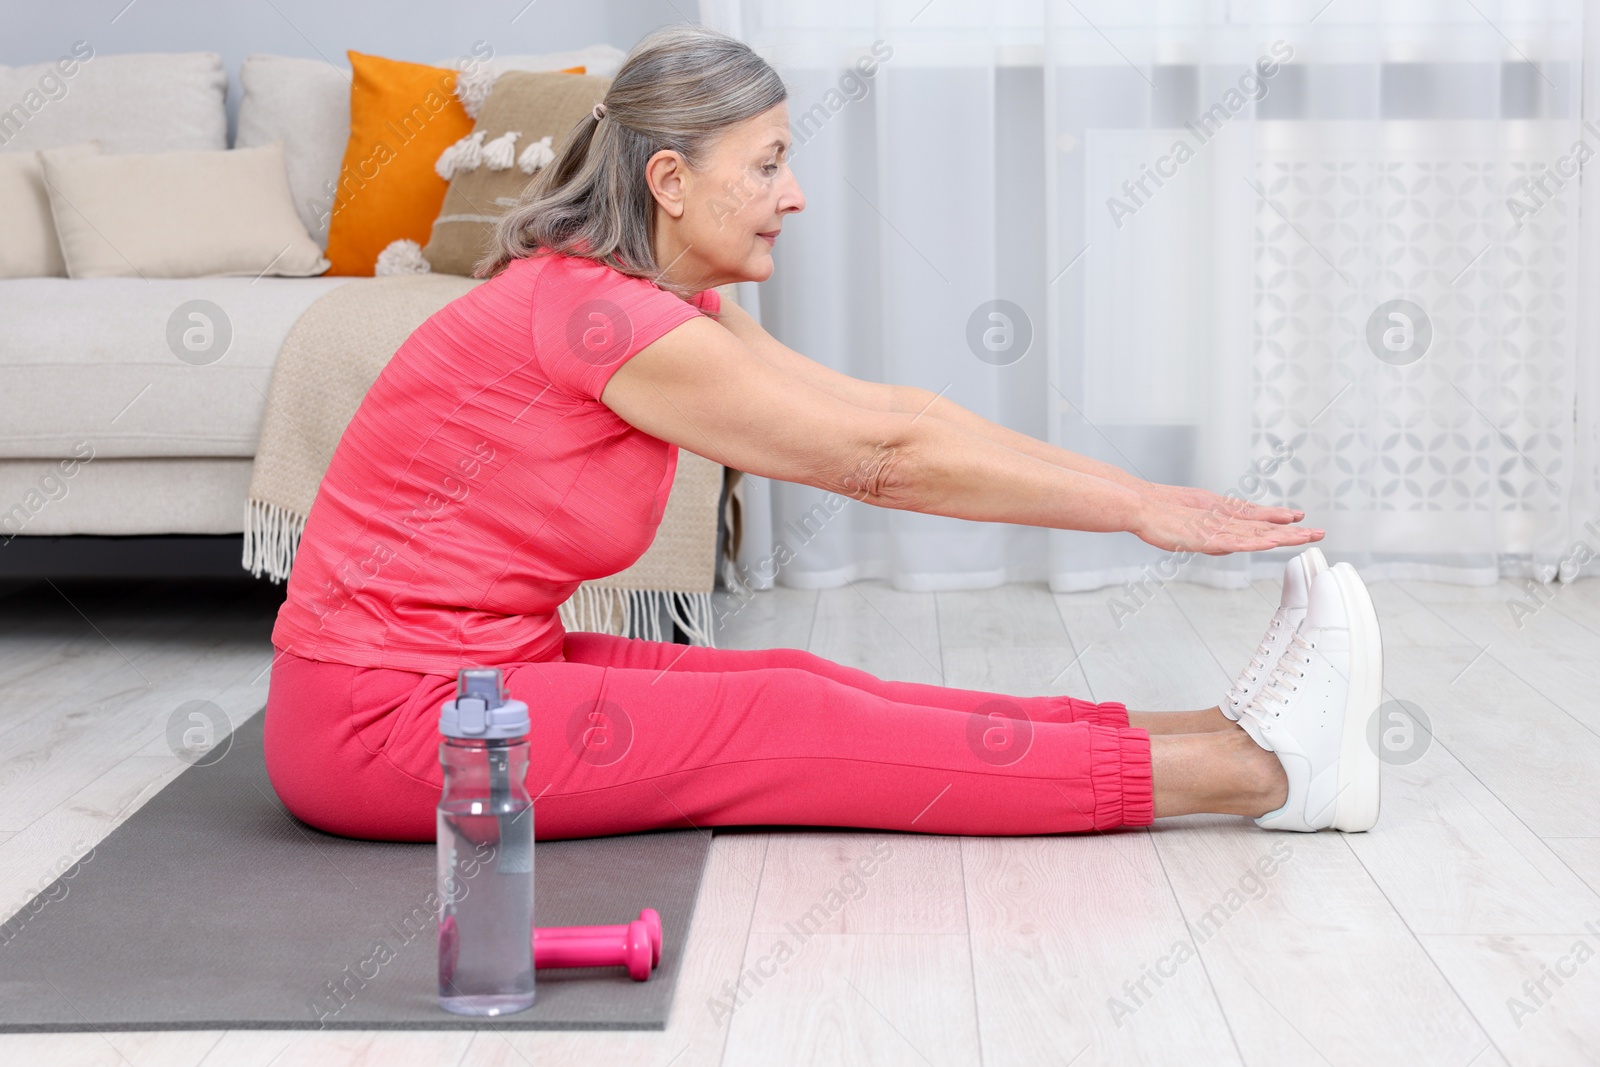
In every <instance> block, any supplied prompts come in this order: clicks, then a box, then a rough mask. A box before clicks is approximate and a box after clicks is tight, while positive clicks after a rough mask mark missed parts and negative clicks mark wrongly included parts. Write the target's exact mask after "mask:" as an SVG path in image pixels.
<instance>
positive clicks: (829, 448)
mask: <svg viewBox="0 0 1600 1067" xmlns="http://www.w3.org/2000/svg"><path fill="white" fill-rule="evenodd" d="M785 95H786V93H785V89H784V86H783V82H782V81H781V80H780V79H779V77H778V76H777V74H776V73H775V72H774V71H773V70H772V68H771V67H770V66H768V65H767V64H766V63H765V62H764V61H763V60H762V59H761V58H760V57H759V56H757V55H756V54H755V53H754V52H752V51H751V50H750V49H749V48H748V47H746V46H745V45H743V44H741V43H740V42H738V41H736V40H733V39H731V38H729V37H726V36H723V35H720V34H716V33H713V32H710V31H707V30H704V29H699V28H694V27H677V28H673V29H669V30H664V31H661V32H658V33H656V34H653V35H652V36H650V37H649V38H647V39H646V40H645V41H643V42H642V43H641V44H640V45H639V46H638V47H637V48H635V49H634V51H633V53H632V54H631V55H630V56H629V57H628V60H627V62H626V63H625V64H624V65H623V66H622V68H621V70H620V71H619V72H618V74H617V76H616V79H615V80H614V82H613V83H612V85H611V88H610V90H609V91H608V92H607V94H606V98H605V100H604V101H603V102H601V103H599V104H597V105H596V106H595V108H594V111H593V113H592V114H591V115H589V116H588V117H586V118H585V119H584V120H583V121H582V122H581V123H580V124H579V125H578V127H577V128H576V129H575V130H574V131H573V133H572V135H571V136H570V137H569V138H568V140H567V143H566V145H565V147H564V150H563V151H562V153H561V154H560V155H559V156H558V158H557V159H556V160H555V162H554V163H552V164H551V165H549V166H547V167H546V168H545V169H544V170H543V171H542V172H541V173H540V175H539V176H538V177H537V178H536V179H535V180H534V181H533V183H532V184H531V185H530V187H529V188H528V190H527V192H526V193H525V194H524V197H523V199H522V201H521V202H520V203H519V204H518V205H517V206H516V207H515V208H513V209H512V210H511V211H509V212H508V213H507V214H506V215H505V216H504V217H503V218H502V220H501V221H500V224H499V226H498V230H497V233H496V249H495V251H493V252H492V253H491V254H490V255H489V256H488V257H487V258H486V259H485V261H484V263H483V264H482V266H481V267H480V269H479V274H481V275H485V276H488V279H489V280H488V281H486V282H485V283H484V284H482V285H480V286H478V287H477V288H476V289H474V290H473V291H472V292H471V293H469V294H467V295H466V296H463V297H461V298H460V299H458V300H456V301H454V302H453V303H451V304H449V305H448V306H446V307H445V308H444V309H442V310H441V311H440V312H439V313H438V314H436V315H434V316H433V317H432V318H430V319H429V320H428V321H427V322H425V323H424V324H423V325H422V326H421V327H420V328H419V329H417V331H416V332H415V333H413V334H412V335H411V337H410V338H409V339H408V340H407V341H406V342H405V344H404V345H403V346H402V347H401V348H400V350H399V351H398V352H396V353H395V355H394V358H393V360H392V361H391V362H390V363H389V364H388V366H387V367H386V368H385V370H384V371H383V373H382V374H381V375H380V376H379V378H378V380H377V382H376V383H375V384H374V385H373V387H372V389H371V391H370V392H369V393H368V394H367V396H366V398H365V400H364V402H363V403H362V405H361V408H360V410H359V411H358V412H357V413H356V415H355V417H354V419H353V420H352V421H351V423H350V425H349V427H348V429H347V430H346V431H345V434H344V437H343V439H342V440H341V442H340V444H339V447H338V450H337V452H336V453H335V455H334V457H333V460H332V463H331V464H330V466H329V468H328V472H327V476H326V478H325V479H324V480H323V483H322V488H321V491H320V492H319V493H318V496H317V499H316V503H315V506H314V507H313V508H312V510H311V514H310V517H309V520H308V522H307V524H306V528H305V533H304V536H303V538H302V540H301V542H300V548H299V556H298V560H297V562H296V565H295V569H294V573H293V576H292V578H291V579H290V581H289V586H288V597H287V601H286V602H285V604H284V605H283V608H282V610H281V611H280V613H279V615H278V621H277V626H276V629H275V630H274V632H273V643H274V645H275V646H276V647H277V649H278V650H279V653H280V655H279V656H278V659H277V662H276V666H275V667H274V668H273V673H272V688H271V695H270V698H269V700H268V704H267V711H266V756H267V767H268V771H269V773H270V775H271V779H272V782H273V784H274V786H275V787H276V789H277V791H278V793H279V795H280V797H281V798H282V799H283V801H284V803H285V804H286V805H287V806H288V807H289V809H290V810H291V811H292V812H294V813H295V814H296V815H297V816H299V817H300V818H301V819H303V820H305V821H306V822H308V823H310V824H312V825H313V826H317V827H320V828H322V829H324V830H327V831H329V832H332V833H338V834H345V835H349V836H354V837H367V838H379V839H391V840H431V839H432V837H433V834H434V807H435V805H436V803H437V801H438V798H439V793H440V788H441V777H440V767H439V762H438V757H437V744H438V733H437V726H438V712H439V706H440V704H441V703H442V702H444V701H445V700H447V699H449V698H450V697H451V696H453V693H454V686H455V676H456V672H457V670H458V669H459V668H460V667H462V666H467V665H488V666H498V667H500V668H501V669H502V670H503V672H504V675H505V680H506V687H507V689H508V690H509V691H510V693H511V695H512V696H514V697H516V698H517V699H520V700H523V701H526V702H527V704H528V706H529V707H530V708H531V709H532V712H533V728H532V734H531V737H530V742H531V745H530V749H531V758H530V767H529V771H528V779H527V785H528V790H529V793H530V794H531V795H533V796H535V797H536V798H537V812H538V819H537V829H538V833H539V836H540V837H541V838H561V837H578V836H592V835H601V834H617V833H626V832H630V831H639V830H648V829H656V828H663V827H684V826H697V827H706V826H721V825H734V824H791V825H794V824H804V825H824V826H851V827H873V828H882V829H892V830H912V831H926V832H931V833H943V834H1040V833H1055V832H1063V831H1084V830H1106V829H1110V828H1112V827H1116V826H1139V825H1143V824H1146V823H1148V822H1150V821H1151V819H1152V818H1159V817H1161V816H1168V815H1183V814H1187V813H1192V812H1219V813H1231V814H1237V815H1244V816H1255V817H1257V821H1258V822H1259V823H1261V824H1262V825H1263V826H1266V827H1272V828H1282V829H1291V830H1302V831H1305V830H1318V829H1326V828H1334V829H1341V830H1365V829H1368V828H1369V827H1371V826H1372V824H1373V822H1374V821H1375V820H1376V818H1377V811H1378V774H1377V770H1378V764H1377V756H1376V754H1375V752H1374V751H1373V750H1371V749H1370V748H1369V746H1368V745H1367V743H1366V726H1367V723H1368V720H1369V719H1370V717H1371V716H1372V714H1373V713H1374V712H1375V711H1376V709H1377V706H1378V700H1379V694H1380V692H1381V672H1382V662H1381V648H1380V645H1379V638H1378V627H1377V619H1376V617H1375V615H1374V614H1373V611H1372V606H1371V602H1370V600H1369V599H1368V597H1367V595H1366V592H1365V590H1364V588H1363V587H1362V585H1361V582H1360V580H1359V579H1358V578H1357V577H1356V575H1355V572H1354V571H1353V570H1351V569H1350V568H1349V566H1348V565H1347V564H1339V565H1338V566H1336V567H1333V568H1329V567H1327V565H1326V564H1325V563H1324V562H1323V560H1322V555H1321V553H1320V552H1319V551H1318V550H1316V549H1315V548H1312V549H1308V550H1307V551H1305V552H1303V553H1302V554H1300V555H1299V556H1297V557H1296V558H1295V559H1293V560H1292V561H1291V562H1290V563H1289V565H1288V568H1287V570H1286V575H1285V581H1284V590H1283V599H1282V604H1281V606H1280V607H1279V609H1278V611H1277V613H1276V614H1275V615H1274V616H1273V619H1272V620H1271V622H1270V624H1269V626H1268V628H1267V631H1266V635H1265V636H1264V637H1263V639H1262V643H1261V647H1260V648H1259V649H1258V650H1257V653H1256V655H1255V656H1254V657H1253V658H1252V660H1251V662H1250V664H1249V665H1248V666H1246V667H1245V668H1244V669H1243V671H1241V673H1240V676H1239V681H1238V683H1237V684H1236V685H1235V687H1234V688H1233V690H1231V691H1230V692H1229V693H1228V694H1227V696H1226V697H1225V698H1224V699H1223V700H1222V701H1221V702H1220V703H1219V704H1218V705H1216V706H1209V707H1205V708H1204V709H1203V710H1197V711H1182V712H1155V713H1152V712H1138V711H1135V712H1129V711H1128V710H1127V709H1126V708H1125V707H1124V705H1122V704H1120V703H1115V702H1110V703H1098V704H1096V703H1089V702H1087V701H1083V700H1077V699H1074V698H1072V697H1006V696H1001V695H998V694H994V693H985V692H974V691H970V690H962V689H950V688H944V687H939V686H928V685H913V684H909V683H904V682H887V681H882V680H880V679H878V678H875V677H872V676H871V675H868V674H865V673H863V672H861V671H857V670H853V669H850V668H847V667H843V666H840V665H837V664H834V663H831V662H828V661H826V660H823V659H820V658H818V657H816V656H812V655H810V654H808V653H805V652H800V651H794V650H787V649H780V650H772V651H727V650H719V649H711V648H685V647H684V646H679V645H671V644H663V643H657V642H650V641H640V640H630V639H626V638H621V637H612V636H607V635H602V634H593V633H567V632H565V631H564V630H563V628H562V625H561V621H560V618H559V616H558V614H557V609H558V608H559V607H560V605H561V603H562V602H563V601H565V600H566V599H567V598H568V597H569V596H571V595H572V593H573V591H574V590H575V589H576V588H577V587H578V585H579V583H580V582H583V581H585V580H588V579H594V578H599V577H602V576H605V575H609V574H614V573H616V572H618V571H620V570H622V569H624V568H626V567H627V566H629V565H630V564H631V563H632V562H633V561H634V560H636V559H637V558H638V557H639V556H640V555H641V554H642V553H643V552H644V551H645V549H646V548H647V547H648V546H649V545H650V542H651V539H652V537H653V536H654V533H655V529H656V526H657V524H658V523H659V522H660V519H661V514H662V509H663V507H664V505H665V502H666V499H667V494H668V491H669V490H670V488H671V485H672V479H673V472H674V469H675V467H676V462H677V456H678V449H679V448H680V447H681V448H687V449H690V450H692V451H694V452H696V453H699V454H700V455H702V456H705V457H707V458H709V459H712V460H715V461H716V462H718V463H722V464H726V465H728V466H730V467H734V468H737V469H739V470H743V471H749V472H752V473H754V474H759V475H762V476H765V477H768V478H779V479H785V480H788V481H793V482H800V483H803V484H805V485H810V486H815V487H817V488H820V489H825V490H830V491H833V492H837V493H841V494H847V495H849V496H851V497H853V498H855V499H857V500H860V501H863V502H865V503H868V504H872V505H875V506H878V507H886V508H902V509H906V510H910V511H919V512H925V513H928V514H933V515H946V516H955V517H958V518H963V519H971V520H974V521H979V522H1005V523H1022V524H1027V525H1033V526H1046V527H1052V528H1056V529H1063V530H1094V531H1117V530H1125V531H1129V532H1131V533H1133V534H1135V535H1137V536H1138V537H1140V538H1141V539H1143V540H1144V541H1146V542H1148V543H1150V544H1152V545H1155V546H1157V547H1159V548H1162V549H1167V550H1184V551H1198V552H1206V553H1213V554H1216V553H1226V552H1240V551H1246V552H1248V551H1259V550H1264V549H1270V548H1277V547H1282V546H1294V545H1304V544H1307V543H1308V542H1312V541H1316V540H1319V539H1320V538H1321V536H1322V532H1321V531H1320V530H1315V529H1307V528H1305V527H1302V526H1297V525H1295V524H1296V523H1298V522H1300V521H1301V519H1302V518H1303V514H1302V513H1301V512H1298V511H1291V510H1289V509H1286V508H1275V507H1257V506H1254V505H1250V504H1246V503H1243V502H1240V501H1231V500H1224V499H1222V498H1219V497H1217V496H1215V495H1214V494H1211V493H1209V492H1206V491H1203V490H1198V489H1188V488H1180V487H1176V486H1166V485H1156V484H1151V483H1149V482H1145V481H1143V480H1141V479H1138V478H1135V477H1132V476H1130V475H1128V474H1126V473H1124V472H1123V471H1121V470H1118V469H1117V468H1115V467H1111V466H1108V465H1107V464H1104V463H1100V462H1097V461H1095V460H1092V459H1088V458H1086V457H1084V456H1080V455H1076V454H1074V453H1071V452H1067V451H1063V450H1061V449H1058V448H1054V447H1052V446H1050V445H1047V444H1044V443H1041V442H1039V441H1036V440H1034V439H1033V438H1030V437H1027V436H1024V435H1022V434H1018V433H1014V432H1012V431H1010V430H1007V429H1004V428H1002V427H999V426H996V425H994V424H992V423H989V422H987V421H985V420H984V419H982V418H980V417H978V416H977V415H974V414H972V413H971V412H968V411H966V410H963V409H962V408H960V407H958V406H957V405H956V404H954V403H952V402H951V401H949V400H948V399H945V398H943V397H939V396H934V395H933V394H931V393H927V392H925V391H923V390H920V389H914V388H908V387H904V386H890V385H879V384H875V383H872V382H864V381H858V380H856V379H853V378H849V377H846V376H845V375H842V374H839V373H836V372H835V371H832V370H830V369H828V368H827V367H824V366H822V365H821V364H818V363H815V362H812V361H811V360H809V359H807V358H805V357H804V356H802V355H800V354H799V353H797V352H794V351H792V350H790V349H788V348H786V347H784V346H783V345H782V344H781V343H779V342H778V341H777V340H775V339H774V338H773V337H771V336H770V335H769V334H767V333H766V331H764V330H763V329H762V328H761V327H760V325H758V324H757V323H756V322H755V321H754V320H753V319H751V318H750V316H749V315H747V314H746V313H745V312H744V311H742V310H740V309H739V308H737V307H732V306H728V307H724V306H721V305H720V303H719V301H718V298H717V294H716V293H715V292H714V291H713V287H715V286H718V285H722V284H725V283H728V282H736V281H761V280H763V279H765V278H767V277H768V276H770V275H771V273H772V270H773V263H772V248H773V244H774V243H775V242H776V241H777V240H778V238H779V232H780V230H781V229H782V228H783V225H784V222H785V220H786V219H787V218H788V217H789V216H791V215H793V214H795V213H797V212H799V211H800V210H801V209H802V208H803V207H804V206H805V199H804V196H803V195H802V193H801V191H800V188H799V185H798V184H797V183H796V181H795V178H794V175H793V174H792V173H791V172H790V170H789V167H788V163H787V157H788V151H789V144H790V135H789V123H788V108H787V105H786V104H785ZM353 575H354V576H359V577H358V578H357V579H354V580H353V579H352V576H353Z"/></svg>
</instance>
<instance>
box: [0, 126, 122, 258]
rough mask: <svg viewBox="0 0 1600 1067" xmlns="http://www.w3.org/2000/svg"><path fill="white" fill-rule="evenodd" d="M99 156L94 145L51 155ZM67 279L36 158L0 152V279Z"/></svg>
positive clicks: (86, 142)
mask: <svg viewBox="0 0 1600 1067" xmlns="http://www.w3.org/2000/svg"><path fill="white" fill-rule="evenodd" d="M99 150H100V148H99V145H97V144H96V143H95V142H94V141H85V142H84V143H83V144H80V145H72V146H70V147H67V148H56V149H52V151H55V152H66V153H73V152H89V153H93V152H98V151H99ZM66 274H67V265H66V263H65V262H64V261H63V260H62V258H61V242H60V240H58V239H57V238H56V224H55V221H54V220H53V219H52V218H51V217H50V194H49V193H48V192H47V191H46V190H45V187H44V170H43V168H42V167H41V165H40V163H39V153H37V152H0V278H64V277H66Z"/></svg>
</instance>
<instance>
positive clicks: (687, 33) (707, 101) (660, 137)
mask: <svg viewBox="0 0 1600 1067" xmlns="http://www.w3.org/2000/svg"><path fill="white" fill-rule="evenodd" d="M787 97H788V90H787V89H785V88H784V84H783V79H782V78H780V77H778V74H777V72H776V71H774V70H773V69H772V67H771V66H769V65H768V64H767V62H766V60H764V59H762V58H761V57H760V56H758V55H756V53H755V52H754V51H753V50H752V49H751V48H750V46H749V45H747V44H745V43H744V42H742V41H740V40H737V39H736V38H733V37H730V36H728V35H727V34H724V33H718V32H717V31H715V30H710V29H706V28H705V27H702V26H691V25H679V26H669V27H665V28H663V29H659V30H656V31H655V32H654V33H652V34H650V35H649V36H648V37H646V38H645V39H644V40H642V41H640V42H639V43H638V44H637V45H636V46H634V49H633V51H632V52H630V53H629V54H628V58H627V60H626V61H624V62H623V64H622V68H621V69H620V70H618V71H617V76H616V78H615V79H614V80H613V81H612V82H611V88H610V89H609V90H608V91H607V92H606V97H605V100H604V101H603V104H604V106H603V107H601V108H597V109H596V110H597V111H599V112H603V114H604V117H603V118H596V117H595V114H594V113H591V114H588V115H585V116H584V117H583V118H582V119H580V120H579V122H578V125H577V126H575V127H573V130H572V133H571V134H570V135H569V136H568V138H567V140H566V142H565V144H564V145H563V146H562V148H561V150H560V153H559V154H558V155H557V156H556V158H555V161H554V162H552V163H550V164H547V165H546V166H545V167H544V168H543V169H542V170H541V171H540V172H539V174H538V175H537V176H536V177H535V178H534V179H533V181H531V182H529V183H528V186H527V188H526V189H525V190H524V191H523V193H522V196H521V197H520V198H519V200H518V202H517V204H516V205H515V206H514V207H512V208H511V209H510V210H509V211H507V212H506V213H505V214H504V215H502V216H501V217H500V218H499V219H498V220H497V221H496V223H495V227H494V238H493V242H492V248H491V250H490V252H489V253H488V254H487V255H485V256H484V257H483V259H481V260H480V261H479V262H478V265H477V267H476V269H475V270H474V271H473V274H474V275H476V276H477V277H480V278H484V277H488V276H490V275H492V274H496V273H498V272H499V271H500V270H502V269H503V268H504V267H505V266H506V265H507V264H508V263H510V262H511V261H512V260H513V259H520V258H522V257H525V256H531V255H533V254H534V253H535V252H536V251H538V250H540V249H546V250H549V251H552V252H564V253H567V254H569V255H576V256H584V257H586V258H588V259H593V260H595V261H597V262H600V263H605V264H607V265H608V266H611V267H614V268H615V269H616V270H618V271H620V272H622V273H623V274H627V275H630V276H632V277H635V278H648V279H649V280H650V281H651V282H653V283H655V284H656V285H657V286H659V287H660V288H662V289H665V290H668V291H669V292H672V293H675V294H677V295H678V296H680V297H684V298H686V299H687V298H688V297H690V296H692V295H693V290H691V289H688V288H686V287H684V286H682V285H677V284H673V283H671V282H664V281H662V280H661V277H660V275H661V274H662V272H663V270H664V268H663V267H662V266H661V265H660V264H658V263H657V262H656V254H655V240H654V238H655V218H656V215H655V208H656V201H655V197H653V196H652V195H651V194H650V189H649V186H648V185H647V184H646V182H645V180H644V168H645V164H646V163H648V162H649V160H650V157H651V156H653V155H655V154H656V153H657V152H660V151H662V150H663V149H670V150H672V151H675V152H678V153H679V154H680V155H682V156H683V158H684V161H685V162H686V163H687V164H688V165H689V167H690V168H691V169H698V168H699V167H700V166H701V165H702V163H703V162H704V159H705V156H706V153H707V152H708V150H709V149H710V147H711V145H712V144H713V142H714V141H715V140H716V139H717V137H718V135H719V134H721V133H722V131H723V130H725V129H726V128H727V127H729V126H732V125H734V124H735V123H738V122H743V121H744V120H745V119H748V118H753V117H754V116H756V115H759V114H761V113H762V112H764V111H767V110H769V109H770V108H772V107H775V106H776V105H778V104H779V103H781V102H783V100H785V99H786V98H787Z"/></svg>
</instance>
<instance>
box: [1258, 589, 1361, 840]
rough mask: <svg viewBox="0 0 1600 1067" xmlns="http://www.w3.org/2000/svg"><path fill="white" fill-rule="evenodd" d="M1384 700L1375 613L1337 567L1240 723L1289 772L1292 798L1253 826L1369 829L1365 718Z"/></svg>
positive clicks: (1313, 593)
mask: <svg viewBox="0 0 1600 1067" xmlns="http://www.w3.org/2000/svg"><path fill="white" fill-rule="evenodd" d="M1382 698H1383V641H1382V638H1381V637H1380V635H1379V633H1378V616H1377V613H1376V612H1375V611H1373V609H1372V598H1371V597H1369V596H1368V595H1367V588H1366V586H1364V585H1362V584H1361V578H1360V576H1358V575H1357V574H1356V571H1355V568H1354V567H1352V566H1350V564H1348V563H1339V564H1336V565H1334V566H1333V567H1332V568H1331V569H1329V570H1327V571H1324V572H1323V573H1322V574H1320V575H1318V576H1317V578H1316V579H1315V580H1314V581H1313V582H1312V583H1311V599H1310V604H1309V607H1308V609H1307V611H1306V617H1305V621H1304V622H1303V623H1302V624H1301V626H1300V629H1299V631H1298V632H1297V633H1295V634H1294V636H1292V637H1291V638H1290V639H1289V647H1288V648H1287V649H1285V650H1284V653H1283V656H1282V657H1281V658H1280V659H1279V660H1278V665H1277V667H1276V668H1274V670H1273V672H1272V677H1271V678H1269V679H1268V681H1267V684H1266V685H1265V686H1263V687H1262V689H1261V692H1260V693H1258V694H1257V696H1256V699H1255V700H1254V701H1253V702H1252V703H1251V704H1250V705H1249V706H1248V707H1246V708H1245V711H1244V715H1243V716H1242V717H1241V718H1240V720H1239V725H1240V726H1242V727H1244V729H1245V731H1246V732H1247V733H1249V734H1250V736H1251V737H1253V738H1255V740H1256V743H1257V744H1259V745H1260V746H1261V747H1262V748H1264V749H1266V750H1267V751H1268V752H1271V753H1274V754H1275V755H1276V756H1277V757H1278V762H1280V763H1282V764H1283V770H1284V773H1285V774H1286V775H1288V777H1289V799H1288V800H1286V801H1285V802H1284V805H1283V807H1281V808H1279V809H1278V810H1277V811H1274V812H1269V813H1268V814H1266V815H1263V816H1262V817H1261V818H1259V819H1257V820H1256V825H1258V826H1262V827H1265V828H1267V829H1269V830H1300V831H1311V830H1325V829H1330V828H1331V829H1334V830H1345V831H1349V832H1352V833H1357V832H1360V831H1363V830H1370V829H1372V826H1373V824H1374V823H1376V822H1377V821H1378V766H1379V761H1378V754H1377V752H1375V751H1373V749H1372V748H1371V746H1370V745H1369V744H1368V743H1367V723H1368V721H1369V720H1370V719H1371V718H1372V715H1373V713H1374V712H1376V711H1377V709H1378V705H1379V703H1380V702H1381V701H1382Z"/></svg>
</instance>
